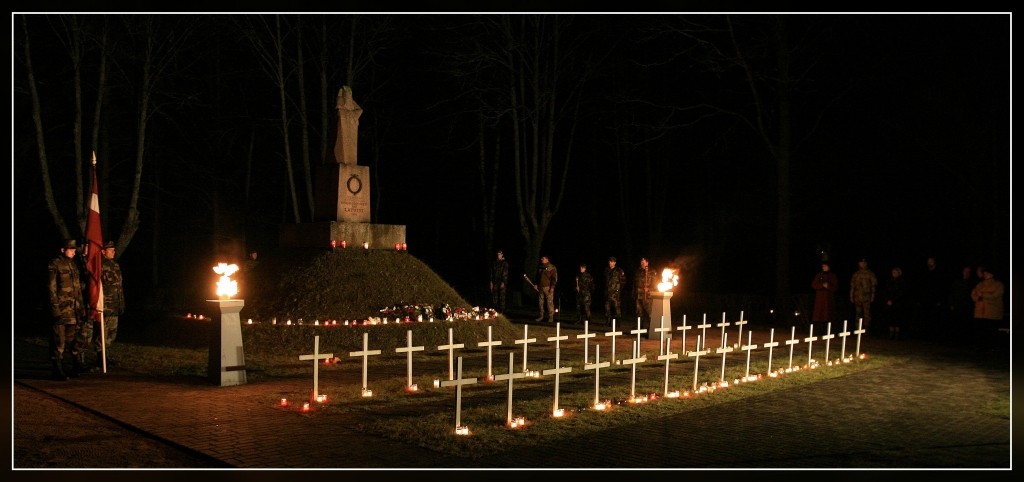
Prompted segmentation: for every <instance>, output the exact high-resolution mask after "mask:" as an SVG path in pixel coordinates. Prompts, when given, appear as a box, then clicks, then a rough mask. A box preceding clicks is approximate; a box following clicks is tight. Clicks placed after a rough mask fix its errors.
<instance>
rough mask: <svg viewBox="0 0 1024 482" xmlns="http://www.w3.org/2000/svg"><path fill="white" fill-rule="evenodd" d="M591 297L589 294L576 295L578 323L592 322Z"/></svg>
mask: <svg viewBox="0 0 1024 482" xmlns="http://www.w3.org/2000/svg"><path fill="white" fill-rule="evenodd" d="M590 302H591V297H590V293H588V292H580V293H576V318H577V321H584V320H590Z"/></svg>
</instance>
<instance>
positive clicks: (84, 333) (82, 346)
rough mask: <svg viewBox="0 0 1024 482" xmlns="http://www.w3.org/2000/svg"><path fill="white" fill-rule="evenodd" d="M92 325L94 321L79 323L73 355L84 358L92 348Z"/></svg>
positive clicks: (86, 320)
mask: <svg viewBox="0 0 1024 482" xmlns="http://www.w3.org/2000/svg"><path fill="white" fill-rule="evenodd" d="M92 323H93V320H91V319H85V320H81V321H79V322H78V324H77V325H76V326H77V327H78V328H77V329H76V330H75V341H74V343H72V345H71V354H72V355H75V356H76V357H82V356H84V355H85V352H86V351H88V350H89V347H91V346H92Z"/></svg>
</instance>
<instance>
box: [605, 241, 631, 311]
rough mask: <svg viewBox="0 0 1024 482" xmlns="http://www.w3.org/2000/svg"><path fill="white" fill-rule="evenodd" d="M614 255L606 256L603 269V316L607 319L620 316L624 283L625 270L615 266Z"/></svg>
mask: <svg viewBox="0 0 1024 482" xmlns="http://www.w3.org/2000/svg"><path fill="white" fill-rule="evenodd" d="M617 262H618V260H616V259H615V256H612V257H610V258H608V267H607V268H605V269H604V280H605V287H604V316H605V318H606V319H607V320H608V321H611V320H612V318H622V285H624V284H625V283H626V272H625V271H622V268H619V267H618V266H616V263H617Z"/></svg>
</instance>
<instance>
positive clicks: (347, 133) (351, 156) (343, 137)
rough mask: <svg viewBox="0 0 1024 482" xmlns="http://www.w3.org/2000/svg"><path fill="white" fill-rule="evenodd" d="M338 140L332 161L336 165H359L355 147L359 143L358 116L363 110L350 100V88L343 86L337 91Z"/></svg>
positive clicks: (353, 100) (335, 107)
mask: <svg viewBox="0 0 1024 482" xmlns="http://www.w3.org/2000/svg"><path fill="white" fill-rule="evenodd" d="M334 109H335V110H336V111H337V112H338V138H337V140H336V141H335V143H334V160H335V162H337V163H338V164H359V160H358V158H357V157H356V147H357V146H358V143H359V116H361V115H363V108H362V107H359V104H357V103H356V101H355V99H353V98H352V88H351V87H349V86H347V85H346V86H343V87H342V88H341V89H340V90H338V99H337V103H336V104H335V105H334Z"/></svg>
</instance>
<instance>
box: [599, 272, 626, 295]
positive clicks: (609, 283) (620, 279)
mask: <svg viewBox="0 0 1024 482" xmlns="http://www.w3.org/2000/svg"><path fill="white" fill-rule="evenodd" d="M604 279H605V283H606V284H605V290H606V291H607V292H608V293H618V292H620V291H622V285H623V284H625V282H626V272H625V271H622V268H620V267H618V266H616V267H615V268H605V269H604Z"/></svg>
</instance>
